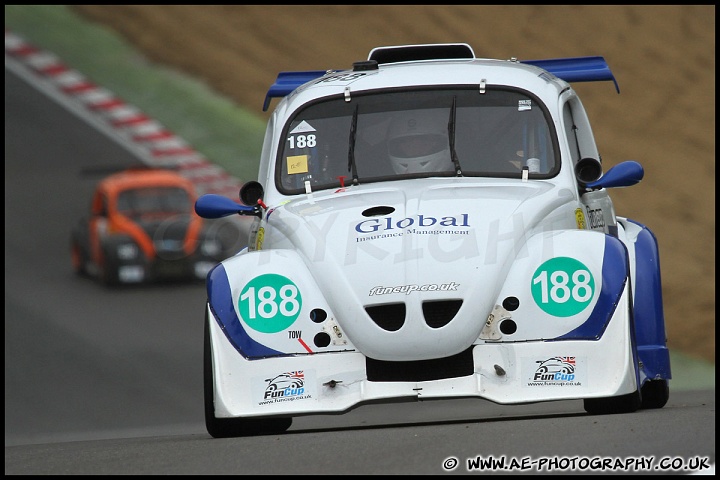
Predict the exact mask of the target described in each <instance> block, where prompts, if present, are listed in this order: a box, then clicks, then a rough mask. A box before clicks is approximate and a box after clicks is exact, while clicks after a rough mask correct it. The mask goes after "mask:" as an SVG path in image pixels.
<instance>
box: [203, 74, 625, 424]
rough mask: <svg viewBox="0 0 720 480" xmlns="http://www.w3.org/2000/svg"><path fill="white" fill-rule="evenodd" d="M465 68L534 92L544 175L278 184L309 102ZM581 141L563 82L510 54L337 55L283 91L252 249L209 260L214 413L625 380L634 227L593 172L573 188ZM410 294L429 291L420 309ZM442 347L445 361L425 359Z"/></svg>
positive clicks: (614, 388)
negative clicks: (363, 62) (347, 64)
mask: <svg viewBox="0 0 720 480" xmlns="http://www.w3.org/2000/svg"><path fill="white" fill-rule="evenodd" d="M470 84H477V85H478V95H481V94H482V89H484V88H488V89H489V88H492V86H496V87H497V86H507V87H510V88H513V89H520V90H522V91H527V92H532V93H533V94H534V95H535V96H536V97H537V99H538V100H539V101H540V102H542V104H544V108H545V109H546V112H547V113H548V114H549V115H550V117H551V122H552V125H553V128H554V133H555V135H557V148H558V158H559V159H560V168H559V170H558V171H557V173H556V174H554V175H553V176H551V177H549V178H542V179H533V178H532V177H531V178H527V177H523V176H522V175H521V174H520V173H519V174H518V176H517V178H490V177H479V176H461V177H458V176H443V177H428V178H412V179H407V178H405V179H398V180H396V181H383V182H370V183H363V182H362V181H361V182H360V183H359V184H358V185H351V184H350V182H349V181H348V183H347V184H346V185H345V186H344V187H338V188H325V189H319V190H316V189H314V188H313V186H312V185H308V186H307V190H305V191H304V192H301V193H295V194H286V193H283V192H282V189H281V188H279V187H278V181H277V178H279V175H280V173H278V172H276V169H277V168H280V167H279V166H280V165H281V163H280V162H279V161H278V155H279V152H278V148H280V147H282V145H283V144H284V142H285V138H284V137H283V135H285V134H286V133H284V131H283V127H284V126H285V124H286V123H287V122H288V121H289V120H290V119H291V117H292V116H293V115H294V114H295V112H296V111H298V109H299V108H301V107H303V106H304V105H305V104H306V103H308V102H312V101H314V100H316V99H317V98H319V97H328V96H333V95H341V96H344V97H345V98H346V99H348V102H349V103H352V101H353V99H354V97H355V96H356V95H359V94H361V93H363V92H368V91H372V90H383V89H388V88H397V87H417V86H423V85H426V86H434V85H444V86H451V85H470ZM568 109H571V111H572V117H573V121H574V123H575V124H576V125H579V126H580V130H582V131H583V133H582V134H581V136H579V137H577V138H572V139H570V138H568V132H571V131H572V130H573V129H572V126H571V125H568V116H567V112H568ZM578 150H581V151H582V156H583V157H593V158H599V156H598V152H597V149H596V147H595V143H594V140H593V137H592V133H591V131H590V129H589V126H588V125H587V117H586V115H585V113H584V110H583V108H582V105H581V103H580V101H579V100H578V99H577V97H576V96H575V93H574V91H573V90H572V89H571V88H570V86H569V85H568V84H567V83H566V82H565V81H563V80H559V79H558V78H555V77H554V76H553V75H550V74H548V73H547V72H545V71H544V70H542V69H540V68H537V67H534V66H529V65H524V64H520V63H517V62H512V61H501V60H450V61H427V62H415V63H399V64H390V65H382V66H381V68H379V69H376V70H371V71H360V72H353V71H346V72H334V73H329V74H328V75H326V76H325V77H323V78H321V79H318V80H316V81H313V82H310V83H308V84H306V85H305V86H303V87H301V88H298V89H297V90H295V91H294V92H293V93H292V94H290V95H288V96H287V97H285V98H284V99H283V100H282V101H281V102H280V103H279V105H278V106H277V108H276V109H275V112H274V113H273V115H272V118H271V120H270V122H269V125H268V130H267V134H266V138H265V142H264V147H263V153H262V160H261V163H260V165H261V166H260V172H259V177H258V180H259V182H260V183H261V184H262V185H263V187H264V195H263V202H264V204H265V205H266V206H267V210H264V211H263V216H262V218H261V219H260V218H258V219H257V220H256V224H255V226H254V228H253V233H252V234H251V239H250V242H249V245H250V248H248V249H245V250H243V251H241V252H240V253H238V254H237V255H235V256H234V257H232V258H229V259H227V260H225V261H223V262H222V264H221V265H220V266H219V267H217V268H216V270H215V271H214V272H212V273H211V275H210V277H209V279H210V280H209V286H208V291H209V305H208V319H209V328H210V343H211V346H212V366H213V372H212V373H213V380H214V382H213V384H214V387H213V388H214V391H213V394H214V408H215V413H214V414H215V416H216V417H217V418H229V417H262V416H270V415H290V416H295V415H302V414H313V413H324V412H342V411H345V410H348V409H350V408H352V407H354V406H357V405H358V404H360V403H362V402H368V401H376V400H382V399H393V398H416V399H420V400H422V399H428V398H441V397H482V398H485V399H488V400H491V401H494V402H498V403H502V404H518V403H527V402H538V401H548V400H560V399H578V398H596V397H612V396H620V395H625V394H629V393H632V392H635V391H637V390H638V388H639V383H638V382H639V377H638V373H637V371H636V368H635V363H636V360H635V359H634V353H633V352H634V347H633V341H632V338H631V337H632V336H631V333H630V332H631V323H630V318H629V315H630V312H631V310H632V307H631V300H630V299H631V296H632V293H631V291H630V288H631V285H632V282H631V281H629V277H628V276H629V275H630V272H631V267H630V265H632V264H633V262H632V255H633V247H632V243H633V240H632V238H627V234H626V229H625V228H624V227H623V225H622V219H616V218H615V213H614V211H613V209H612V202H611V201H610V199H609V197H608V196H607V192H606V191H605V190H604V189H602V190H597V191H594V192H590V193H588V194H586V196H582V191H581V189H579V188H578V180H577V178H576V175H575V171H574V167H575V164H576V163H577V161H578V155H577V154H576V151H578ZM343 161H344V162H347V157H345V158H343ZM373 207H377V208H378V210H376V213H375V214H368V213H367V211H368V209H371V208H373ZM364 212H366V213H365V215H364ZM618 220H620V221H618ZM608 233H615V235H607V234H608ZM628 249H629V250H628ZM218 286H222V288H220V289H219V290H222V291H223V292H224V293H219V290H218V289H217V288H216V287H218ZM508 299H510V300H508ZM513 299H516V300H513ZM423 302H441V303H436V304H433V305H437V310H432V312H431V311H428V312H425V311H424V306H423ZM442 302H447V303H442ZM403 304H404V307H398V308H404V309H405V315H404V322H401V326H399V328H398V325H397V323H392V322H391V321H389V320H388V322H389V323H387V324H384V323H382V322H383V321H384V320H382V319H381V320H379V321H377V320H374V319H373V318H372V316H371V315H370V314H369V313H368V310H367V309H368V308H369V309H370V310H372V308H373V307H376V311H377V312H380V313H379V314H378V315H379V316H380V317H382V316H383V315H388V317H387V318H390V316H392V315H391V314H392V313H393V312H395V314H397V310H392V309H391V307H392V306H393V305H394V306H395V307H397V306H398V305H403ZM427 305H430V304H427ZM427 305H426V307H427ZM458 305H460V306H459V309H457V311H456V312H455V313H454V315H453V314H452V313H450V314H448V313H446V311H447V310H450V311H453V309H454V308H455V309H456V308H457V307H458ZM389 306H390V307H389ZM395 307H392V308H395ZM428 308H429V307H428ZM383 309H389V310H387V312H386V311H385V310H383ZM383 312H385V313H383ZM388 312H389V313H388ZM433 312H434V313H433ZM435 313H436V314H437V317H434V316H433V315H435ZM395 316H396V317H397V316H398V315H395ZM445 317H450V318H445ZM383 318H384V317H383ZM393 318H395V317H393ZM433 322H436V323H433ZM368 359H370V360H368ZM442 359H451V360H448V362H447V363H450V364H452V365H453V366H452V367H450V368H451V370H452V371H453V372H454V373H450V374H447V373H442V372H440V373H438V371H442V369H443V367H442V365H443V360H442ZM398 362H402V363H398ZM405 367H407V369H408V370H409V371H410V372H411V373H407V374H406V373H403V369H404V368H405ZM369 377H371V378H370V379H369Z"/></svg>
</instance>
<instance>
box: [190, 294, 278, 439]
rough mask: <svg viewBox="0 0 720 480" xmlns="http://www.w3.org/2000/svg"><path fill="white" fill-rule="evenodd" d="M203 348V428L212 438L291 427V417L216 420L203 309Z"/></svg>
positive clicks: (212, 377)
mask: <svg viewBox="0 0 720 480" xmlns="http://www.w3.org/2000/svg"><path fill="white" fill-rule="evenodd" d="M204 337H205V339H204V346H203V391H204V398H205V428H206V429H207V431H208V433H209V434H210V435H211V436H212V437H214V438H231V437H245V436H252V435H264V434H267V435H274V434H278V433H282V432H284V431H285V430H287V429H288V428H290V426H291V425H292V417H275V418H217V417H216V416H215V385H214V382H215V380H214V376H213V364H212V345H211V342H210V319H209V317H208V313H207V308H206V309H205V335H204Z"/></svg>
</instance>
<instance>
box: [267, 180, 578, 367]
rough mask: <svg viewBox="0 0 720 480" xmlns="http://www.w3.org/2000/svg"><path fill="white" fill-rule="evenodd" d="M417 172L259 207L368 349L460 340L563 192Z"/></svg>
mask: <svg viewBox="0 0 720 480" xmlns="http://www.w3.org/2000/svg"><path fill="white" fill-rule="evenodd" d="M418 183H419V182H417V181H415V183H414V184H413V183H409V182H408V183H407V184H406V185H403V187H404V188H377V187H374V188H367V189H362V188H356V189H355V191H353V190H349V191H347V192H338V193H335V194H330V195H324V196H321V195H317V196H315V197H312V196H308V197H304V198H303V199H299V200H295V201H292V202H289V203H287V204H285V205H283V206H281V207H279V208H276V209H274V210H273V211H272V212H271V213H270V214H269V215H268V217H267V220H268V226H269V227H268V228H270V227H277V228H278V229H279V230H280V231H281V232H282V233H283V234H284V235H285V236H286V237H287V239H288V240H289V241H290V242H291V243H292V244H293V248H294V249H295V250H297V251H298V252H299V253H300V254H301V256H303V257H304V258H305V261H306V264H307V265H308V268H309V269H310V271H311V273H312V275H313V277H314V278H315V280H316V281H317V283H318V284H319V285H320V287H321V288H322V290H323V294H324V295H325V297H326V299H327V300H328V302H329V303H330V306H331V307H332V309H333V311H334V312H335V314H336V316H337V320H338V322H339V323H340V324H341V326H342V327H343V328H344V329H345V331H346V332H347V334H348V336H349V338H350V339H351V340H352V342H353V343H354V344H355V345H356V346H357V347H358V348H359V349H360V350H361V351H363V353H365V354H366V355H368V356H371V357H373V358H378V359H398V358H404V359H408V360H416V359H421V358H437V357H442V356H447V355H452V354H455V353H459V352H460V351H462V350H464V349H466V348H468V347H469V346H470V345H471V344H472V342H473V341H474V340H475V339H476V338H477V336H478V334H479V333H480V330H481V328H482V326H483V324H484V322H485V320H486V318H487V315H488V314H489V313H490V312H491V310H492V308H493V305H494V302H495V301H496V298H497V294H498V292H499V290H500V287H501V286H502V282H503V280H504V279H505V277H506V275H507V271H508V269H509V267H510V264H511V262H512V260H513V259H514V258H515V256H516V255H517V254H519V253H521V250H522V248H523V244H524V243H525V239H526V238H527V236H528V234H530V233H531V232H533V231H536V229H537V228H539V225H538V222H539V221H540V219H546V218H547V217H548V216H549V214H550V213H551V212H553V211H555V210H557V209H558V208H559V207H561V206H563V205H566V204H567V203H568V202H569V201H570V200H571V199H572V194H571V192H569V191H567V190H566V191H564V193H561V194H558V191H557V190H554V189H553V188H552V185H550V184H543V183H538V182H534V183H532V184H530V183H524V184H521V183H514V184H513V183H508V182H505V183H496V184H489V185H488V184H484V185H483V184H479V183H471V184H468V183H464V182H463V183H461V182H458V183H456V184H451V185H448V182H444V183H443V184H442V185H437V184H432V183H424V182H423V183H422V184H420V185H417V184H418ZM415 185H417V186H415ZM551 218H552V216H551ZM429 302H431V303H429ZM459 306H462V307H461V308H460V310H459V311H457V308H458V307H459ZM356 307H359V308H356ZM355 310H359V312H357V311H355ZM456 311H457V313H455V312H456Z"/></svg>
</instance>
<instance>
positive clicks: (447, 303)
mask: <svg viewBox="0 0 720 480" xmlns="http://www.w3.org/2000/svg"><path fill="white" fill-rule="evenodd" d="M462 304H463V301H462V300H438V301H434V302H423V304H422V309H423V315H424V316H425V323H427V324H428V326H429V327H430V328H440V327H444V326H445V325H447V324H448V323H450V320H452V319H453V318H454V317H455V314H457V312H458V310H460V307H461V306H462Z"/></svg>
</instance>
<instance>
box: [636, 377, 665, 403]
mask: <svg viewBox="0 0 720 480" xmlns="http://www.w3.org/2000/svg"><path fill="white" fill-rule="evenodd" d="M641 391H642V405H641V407H640V408H662V407H664V406H665V404H666V403H667V401H668V400H669V399H670V386H669V385H668V381H667V380H649V381H647V382H645V384H644V385H643V386H642V389H641Z"/></svg>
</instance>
